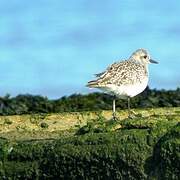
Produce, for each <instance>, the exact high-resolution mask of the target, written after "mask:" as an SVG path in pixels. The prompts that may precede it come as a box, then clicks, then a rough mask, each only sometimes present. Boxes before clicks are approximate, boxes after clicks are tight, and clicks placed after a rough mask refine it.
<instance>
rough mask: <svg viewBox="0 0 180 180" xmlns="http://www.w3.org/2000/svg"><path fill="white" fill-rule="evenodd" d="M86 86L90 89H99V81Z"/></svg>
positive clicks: (93, 81)
mask: <svg viewBox="0 0 180 180" xmlns="http://www.w3.org/2000/svg"><path fill="white" fill-rule="evenodd" d="M86 86H87V87H90V88H97V87H99V85H98V81H97V80H92V81H89V82H88V83H87V85H86Z"/></svg>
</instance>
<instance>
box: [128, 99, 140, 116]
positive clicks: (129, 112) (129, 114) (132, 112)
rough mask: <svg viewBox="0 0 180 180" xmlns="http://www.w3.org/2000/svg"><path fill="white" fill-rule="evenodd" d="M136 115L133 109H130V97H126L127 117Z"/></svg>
mask: <svg viewBox="0 0 180 180" xmlns="http://www.w3.org/2000/svg"><path fill="white" fill-rule="evenodd" d="M136 116H138V115H137V114H136V113H135V112H134V111H132V110H131V108H130V97H128V117H129V118H131V119H132V118H133V117H136Z"/></svg>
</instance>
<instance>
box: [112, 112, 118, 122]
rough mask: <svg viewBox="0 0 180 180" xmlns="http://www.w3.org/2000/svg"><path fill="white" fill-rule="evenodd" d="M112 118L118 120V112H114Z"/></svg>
mask: <svg viewBox="0 0 180 180" xmlns="http://www.w3.org/2000/svg"><path fill="white" fill-rule="evenodd" d="M112 119H113V120H114V121H117V120H118V118H117V117H116V114H115V113H113V115H112Z"/></svg>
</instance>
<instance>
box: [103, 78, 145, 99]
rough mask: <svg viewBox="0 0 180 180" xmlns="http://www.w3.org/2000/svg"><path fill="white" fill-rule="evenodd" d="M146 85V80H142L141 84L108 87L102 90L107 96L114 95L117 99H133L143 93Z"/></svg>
mask: <svg viewBox="0 0 180 180" xmlns="http://www.w3.org/2000/svg"><path fill="white" fill-rule="evenodd" d="M147 84H148V78H147V79H144V80H143V81H142V82H141V83H136V84H133V85H121V86H116V85H112V84H111V85H108V86H107V87H106V88H103V89H102V90H104V91H106V92H107V93H109V94H112V95H116V96H118V97H119V98H122V99H124V98H126V97H128V96H129V97H134V96H136V95H138V94H140V93H141V92H143V91H144V89H145V88H146V87H147Z"/></svg>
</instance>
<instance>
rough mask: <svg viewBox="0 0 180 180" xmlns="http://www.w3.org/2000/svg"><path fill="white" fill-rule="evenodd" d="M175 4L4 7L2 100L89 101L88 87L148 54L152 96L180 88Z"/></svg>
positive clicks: (125, 1) (40, 2) (0, 10)
mask: <svg viewBox="0 0 180 180" xmlns="http://www.w3.org/2000/svg"><path fill="white" fill-rule="evenodd" d="M179 17H180V1H177V0H172V1H163V0H159V1H156V0H151V1H144V0H138V1H135V0H121V1H119V0H117V1H116V0H112V1H108V0H98V1H97V0H91V1H89V0H76V1H67V0H66V1H65V0H61V1H59V0H31V1H23V0H11V1H6V0H1V1H0V72H1V73H0V96H4V95H5V94H6V93H10V94H11V95H12V96H15V95H17V94H20V93H21V94H24V93H31V94H41V95H43V96H48V97H49V98H58V97H61V96H63V95H70V94H72V93H88V92H92V91H93V90H89V89H88V88H86V87H85V84H86V83H87V81H89V80H91V79H93V78H94V77H93V74H95V73H98V72H101V71H103V70H104V69H105V68H106V67H107V66H108V65H109V64H111V63H113V62H114V61H118V60H121V59H125V58H128V57H129V56H130V55H131V53H132V52H133V51H134V50H136V49H138V48H145V49H147V50H148V51H149V52H150V54H151V56H152V58H153V59H155V60H157V61H159V62H160V64H159V65H151V66H150V69H149V71H150V81H149V85H150V87H151V88H157V89H162V88H165V89H175V88H176V87H178V86H180V73H179V71H180V20H179Z"/></svg>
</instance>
